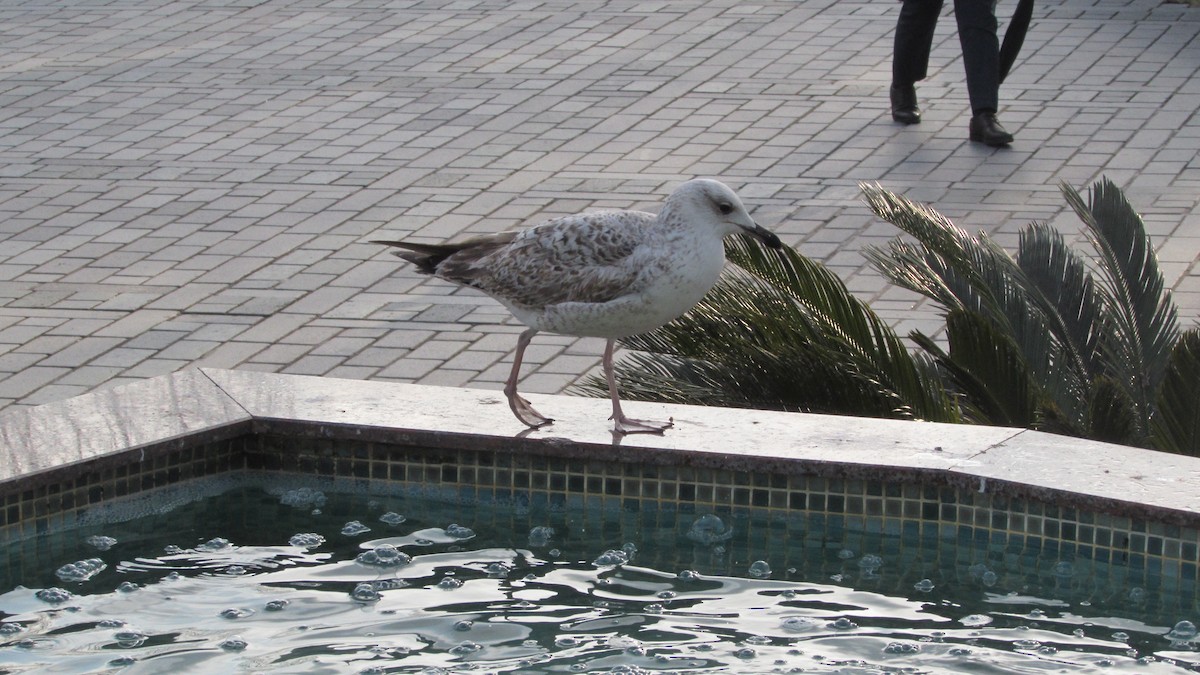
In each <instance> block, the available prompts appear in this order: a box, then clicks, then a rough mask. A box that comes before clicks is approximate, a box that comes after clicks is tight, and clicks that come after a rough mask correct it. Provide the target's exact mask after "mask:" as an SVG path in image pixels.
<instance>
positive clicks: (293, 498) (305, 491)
mask: <svg viewBox="0 0 1200 675" xmlns="http://www.w3.org/2000/svg"><path fill="white" fill-rule="evenodd" d="M279 503H280V504H283V505H285V506H293V507H295V508H298V509H314V508H320V507H322V506H325V493H324V492H321V491H320V490H314V489H312V488H307V487H302V488H296V489H295V490H288V491H286V492H284V493H283V494H281V495H279Z"/></svg>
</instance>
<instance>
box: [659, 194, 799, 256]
mask: <svg viewBox="0 0 1200 675" xmlns="http://www.w3.org/2000/svg"><path fill="white" fill-rule="evenodd" d="M667 206H668V208H671V209H678V210H679V215H680V216H682V218H683V220H685V221H686V222H689V223H692V224H693V226H701V227H703V226H706V225H707V226H709V227H711V228H713V229H714V231H715V232H717V234H719V235H720V236H721V237H724V236H725V235H729V234H738V233H742V234H748V235H750V236H752V237H756V238H758V239H759V240H761V241H762V242H763V243H764V244H766V245H767V246H769V247H771V248H776V249H777V248H782V247H783V242H781V241H779V237H777V236H775V233H773V232H771V231H770V230H768V229H766V228H764V227H762V226H761V225H759V224H758V223H756V222H754V219H753V218H751V217H750V214H749V213H747V212H746V206H745V205H744V204H742V200H741V199H739V198H738V196H737V193H736V192H734V191H733V189H732V188H730V187H729V186H728V185H726V184H724V183H722V182H721V181H717V180H712V179H710V178H696V179H693V180H689V181H688V182H686V183H684V184H682V185H680V186H679V187H677V188H675V191H674V192H672V193H671V196H670V197H669V198H668V200H667Z"/></svg>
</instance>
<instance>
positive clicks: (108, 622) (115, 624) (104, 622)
mask: <svg viewBox="0 0 1200 675" xmlns="http://www.w3.org/2000/svg"><path fill="white" fill-rule="evenodd" d="M124 625H125V620H124V619H101V620H100V621H99V622H97V623H96V627H97V628H121V627H123V626H124Z"/></svg>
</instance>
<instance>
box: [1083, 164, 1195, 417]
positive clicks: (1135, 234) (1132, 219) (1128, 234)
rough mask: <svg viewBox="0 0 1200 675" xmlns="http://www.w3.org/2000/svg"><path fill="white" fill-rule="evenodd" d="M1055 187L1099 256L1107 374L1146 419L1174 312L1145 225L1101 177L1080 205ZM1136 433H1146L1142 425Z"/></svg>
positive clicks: (1172, 332)
mask: <svg viewBox="0 0 1200 675" xmlns="http://www.w3.org/2000/svg"><path fill="white" fill-rule="evenodd" d="M1060 187H1061V189H1062V192H1063V195H1064V196H1065V197H1066V200H1067V203H1068V204H1070V205H1071V208H1072V209H1074V211H1075V213H1076V215H1078V216H1079V218H1080V220H1082V221H1083V222H1084V224H1085V225H1086V226H1087V228H1088V231H1089V234H1090V236H1091V240H1092V243H1093V244H1094V245H1095V247H1096V249H1097V251H1098V252H1099V254H1100V266H1099V268H1100V273H1101V275H1102V277H1103V279H1104V284H1103V293H1102V299H1103V300H1104V301H1105V304H1106V307H1105V316H1106V320H1107V321H1108V322H1109V324H1110V325H1109V326H1108V327H1107V328H1106V330H1105V334H1106V336H1107V337H1108V338H1110V339H1106V340H1105V341H1104V343H1103V348H1104V349H1105V350H1106V351H1107V359H1108V366H1109V368H1110V369H1111V374H1112V377H1113V379H1114V380H1115V381H1116V382H1117V383H1119V384H1120V385H1121V386H1123V387H1125V388H1126V390H1127V391H1128V393H1129V397H1130V398H1131V399H1132V400H1133V401H1134V403H1135V405H1137V406H1138V408H1139V410H1140V411H1141V415H1140V417H1141V419H1142V420H1148V419H1149V418H1150V417H1151V416H1152V414H1153V409H1154V405H1155V391H1156V390H1157V388H1158V386H1159V384H1160V383H1161V381H1162V377H1163V375H1164V374H1165V372H1166V368H1167V361H1168V359H1169V358H1170V355H1171V348H1172V346H1173V345H1174V344H1175V342H1176V340H1177V339H1178V335H1179V328H1178V310H1177V309H1176V307H1175V304H1174V302H1173V301H1172V299H1171V294H1170V291H1168V290H1166V288H1165V283H1164V281H1163V277H1162V272H1161V271H1160V270H1159V267H1158V258H1157V256H1156V255H1155V253H1154V249H1153V247H1152V246H1151V245H1150V239H1149V237H1148V236H1147V234H1146V227H1145V224H1144V223H1143V222H1142V219H1141V216H1139V215H1138V214H1137V212H1136V211H1135V210H1134V209H1133V207H1132V206H1131V205H1130V204H1129V202H1128V200H1126V199H1125V196H1124V194H1123V193H1122V192H1121V190H1120V189H1119V188H1118V187H1117V186H1116V185H1114V184H1113V183H1112V182H1111V181H1109V180H1108V179H1102V180H1100V181H1099V182H1097V183H1096V184H1095V185H1093V186H1092V187H1091V189H1090V190H1089V195H1088V200H1087V202H1086V203H1085V202H1084V199H1083V197H1082V196H1081V195H1080V194H1079V193H1078V192H1077V191H1075V190H1074V189H1073V188H1071V187H1070V186H1068V185H1066V184H1065V183H1064V184H1062V185H1061V186H1060ZM1141 431H1142V433H1148V432H1149V429H1148V428H1146V426H1145V424H1144V423H1143V424H1142V425H1141Z"/></svg>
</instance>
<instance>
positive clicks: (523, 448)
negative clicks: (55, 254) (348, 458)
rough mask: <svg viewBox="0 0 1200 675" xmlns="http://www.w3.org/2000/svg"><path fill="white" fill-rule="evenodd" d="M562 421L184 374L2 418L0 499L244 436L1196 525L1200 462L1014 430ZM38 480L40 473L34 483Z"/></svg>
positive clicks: (739, 414) (800, 421)
mask: <svg viewBox="0 0 1200 675" xmlns="http://www.w3.org/2000/svg"><path fill="white" fill-rule="evenodd" d="M529 398H530V399H531V400H532V402H533V403H534V404H535V406H537V407H538V409H539V410H541V411H542V412H543V413H545V414H547V415H549V416H550V417H553V418H555V419H556V421H555V423H554V424H553V425H551V426H549V427H547V428H545V429H542V430H536V431H534V430H527V429H525V428H524V427H523V425H521V424H520V423H519V422H517V421H516V420H515V419H514V418H513V416H512V413H511V412H509V410H508V406H507V404H506V403H505V401H504V398H503V396H502V395H501V394H500V393H499V392H496V391H490V390H477V389H465V388H452V387H433V386H427V385H414V384H398V383H386V382H371V381H360V380H339V379H333V378H322V377H312V376H301V375H280V374H275V373H259V372H251V371H238V370H219V369H208V368H200V369H189V370H183V371H179V372H177V373H174V374H171V375H164V376H160V377H156V378H151V379H148V380H144V381H140V382H134V383H130V384H125V385H121V386H117V387H113V388H110V389H106V390H103V391H97V392H92V393H89V394H84V395H82V396H78V397H75V398H72V399H68V400H65V401H60V402H55V403H48V404H45V405H41V406H37V407H33V408H25V409H19V410H12V411H5V412H2V413H0V493H3V492H11V491H14V490H19V489H21V486H22V485H23V484H28V483H31V482H38V483H42V484H45V483H46V482H47V480H49V481H51V482H52V480H53V478H54V476H55V475H58V474H63V475H65V474H66V473H67V472H69V471H71V470H73V469H78V468H79V467H80V466H88V467H92V466H110V467H111V466H118V465H122V464H137V463H142V462H147V461H152V460H153V459H154V457H155V456H156V455H157V454H160V453H162V452H167V451H176V450H179V449H183V448H188V447H198V446H202V445H204V444H206V443H213V442H219V441H222V440H228V439H231V438H237V437H240V436H245V435H251V434H261V433H270V434H279V435H292V436H297V437H309V438H314V437H315V438H326V439H331V440H339V439H340V440H357V441H367V442H377V443H386V444H392V445H400V446H404V445H409V446H414V447H417V446H420V447H429V448H468V449H476V450H491V451H496V452H530V453H536V454H543V455H548V456H558V457H575V458H585V459H603V460H612V461H621V462H633V463H638V462H641V463H654V464H683V465H695V466H705V467H710V468H722V469H729V470H735V471H762V472H783V473H809V474H816V475H823V476H832V477H845V478H853V479H863V480H884V481H887V480H919V481H922V482H933V483H939V484H945V485H950V486H953V487H958V488H960V489H968V490H973V491H977V492H988V493H992V494H1000V495H1011V496H1013V497H1019V498H1033V499H1038V500H1042V501H1049V502H1054V503H1058V504H1064V505H1069V506H1073V507H1076V508H1082V509H1088V510H1094V511H1100V512H1105V513H1111V514H1114V515H1122V516H1128V517H1133V518H1141V519H1146V520H1152V521H1158V522H1166V523H1172V524H1177V525H1183V526H1188V527H1197V526H1200V458H1193V457H1185V456H1180V455H1171V454H1167V453H1160V452H1155V451H1150V450H1142V449H1138V448H1130V447H1125V446H1117V445H1112V444H1107V443H1099V442H1094V441H1087V440H1082V439H1076V438H1070V437H1063V436H1054V435H1051V434H1046V433H1042V432H1036V431H1028V430H1023V429H1012V428H1001V427H982V426H967V425H947V424H937V423H927V422H903V421H895V420H878V419H871V418H855V417H840V416H833V415H815V414H805V413H781V412H772V411H759V410H744V409H732V408H709V407H698V406H684V405H670V404H657V403H642V402H630V403H629V404H628V411H627V412H629V413H630V414H632V415H634V416H640V417H647V418H666V417H671V418H673V419H674V420H675V423H676V426H675V428H673V429H671V430H669V431H668V432H667V433H666V434H665V435H663V436H652V435H633V436H626V437H623V438H619V437H614V435H613V434H612V433H611V431H610V425H611V423H610V422H609V421H608V419H607V417H608V415H609V412H610V409H609V403H608V401H607V400H604V399H589V398H582V397H573V396H561V395H541V396H539V395H532V396H529ZM35 478H36V479H37V480H33V479H35Z"/></svg>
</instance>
